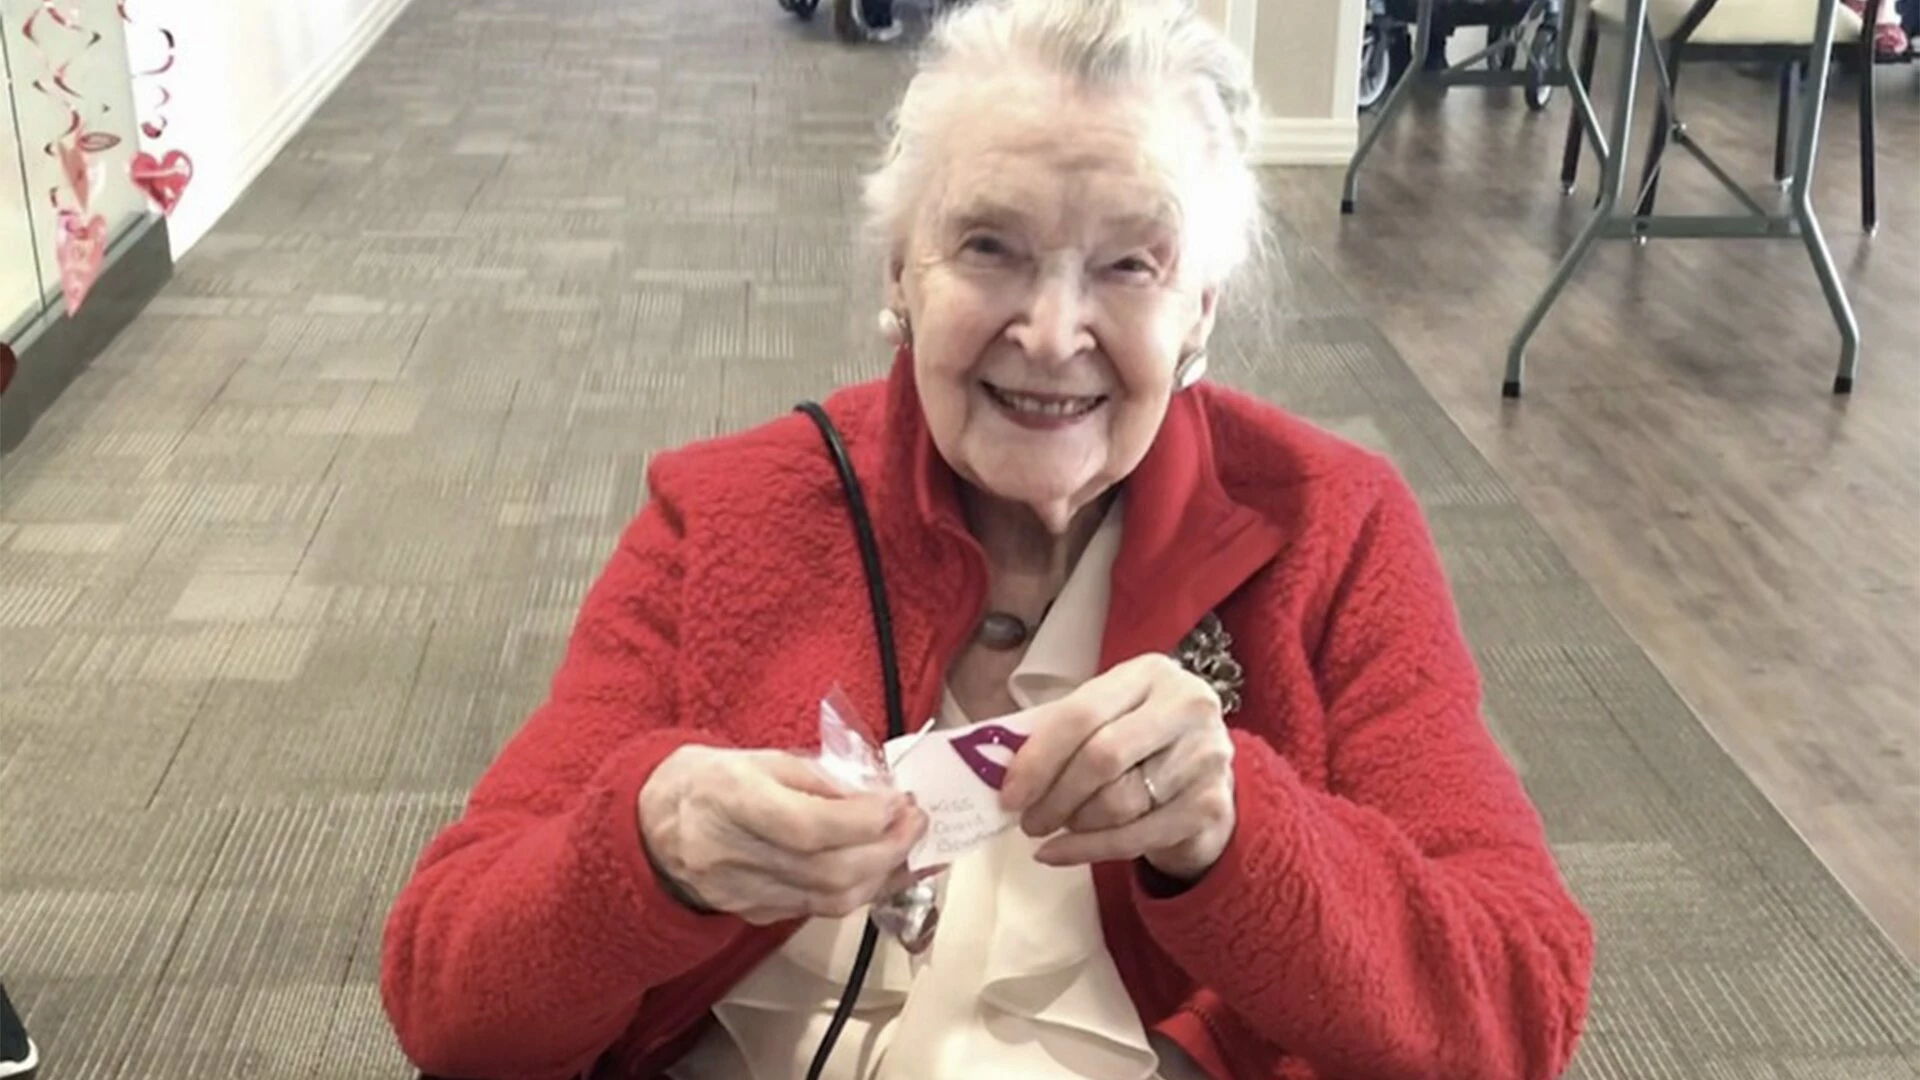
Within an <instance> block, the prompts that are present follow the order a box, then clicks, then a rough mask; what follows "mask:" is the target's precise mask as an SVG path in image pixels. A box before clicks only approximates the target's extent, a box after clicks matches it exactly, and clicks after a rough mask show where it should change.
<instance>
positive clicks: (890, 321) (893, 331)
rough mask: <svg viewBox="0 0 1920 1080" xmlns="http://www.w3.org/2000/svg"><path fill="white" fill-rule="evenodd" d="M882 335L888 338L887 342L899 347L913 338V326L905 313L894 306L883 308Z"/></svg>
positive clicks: (881, 314)
mask: <svg viewBox="0 0 1920 1080" xmlns="http://www.w3.org/2000/svg"><path fill="white" fill-rule="evenodd" d="M880 336H881V337H883V338H886V339H887V344H889V345H892V346H893V347H894V348H896V349H897V348H899V347H900V346H902V345H905V344H906V343H908V342H909V341H912V340H913V327H912V325H911V324H909V323H908V322H907V317H906V316H905V315H902V314H900V313H899V312H897V311H895V310H893V309H892V308H881V309H880Z"/></svg>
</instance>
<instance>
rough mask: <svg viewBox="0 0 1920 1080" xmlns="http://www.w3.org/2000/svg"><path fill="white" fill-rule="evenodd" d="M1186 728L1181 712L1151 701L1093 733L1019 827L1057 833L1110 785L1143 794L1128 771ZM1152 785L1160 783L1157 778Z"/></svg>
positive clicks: (1032, 831)
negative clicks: (1160, 706)
mask: <svg viewBox="0 0 1920 1080" xmlns="http://www.w3.org/2000/svg"><path fill="white" fill-rule="evenodd" d="M1187 723H1188V721H1187V719H1186V718H1185V717H1184V716H1182V715H1181V714H1180V713H1178V712H1176V711H1174V710H1171V709H1164V708H1157V707H1156V705H1155V702H1154V701H1153V700H1152V699H1149V700H1148V701H1147V702H1146V703H1145V704H1143V705H1142V707H1140V708H1138V709H1135V710H1134V711H1133V712H1130V713H1127V714H1126V715H1125V716H1122V717H1120V718H1119V719H1117V720H1115V721H1113V722H1112V723H1110V724H1107V725H1106V726H1105V727H1102V728H1101V729H1100V730H1099V731H1096V732H1094V733H1093V734H1092V735H1091V736H1089V737H1088V738H1087V740H1086V741H1085V742H1083V743H1081V744H1080V749H1079V750H1078V751H1076V752H1075V753H1074V755H1073V757H1072V758H1071V759H1070V760H1069V761H1068V762H1067V765H1066V767H1065V768H1064V769H1062V770H1061V771H1060V774H1059V775H1058V776H1057V777H1055V779H1054V781H1053V785H1052V786H1051V787H1049V788H1048V789H1047V791H1046V793H1045V794H1044V795H1042V796H1041V797H1040V799H1039V800H1038V801H1037V802H1035V803H1034V804H1033V805H1032V806H1031V807H1029V808H1028V810H1027V812H1026V813H1025V814H1024V815H1022V817H1021V819H1020V824H1021V827H1022V828H1024V829H1026V831H1027V835H1029V836H1045V835H1047V834H1048V833H1050V832H1054V831H1056V830H1058V829H1060V828H1062V827H1063V826H1065V825H1066V823H1067V820H1068V819H1069V818H1071V817H1072V816H1073V815H1074V813H1075V812H1077V811H1078V810H1079V809H1080V808H1081V806H1083V805H1085V804H1086V803H1087V802H1088V801H1090V800H1092V799H1093V798H1094V797H1095V796H1096V795H1098V794H1099V792H1100V791H1101V790H1102V789H1104V788H1107V787H1109V786H1114V787H1116V788H1117V787H1118V786H1119V785H1121V784H1123V783H1128V782H1130V783H1131V784H1132V785H1133V786H1134V787H1135V788H1140V789H1142V790H1141V793H1142V794H1144V785H1142V784H1141V783H1140V778H1139V777H1138V776H1131V777H1130V776H1129V775H1128V774H1129V772H1131V771H1132V770H1133V768H1134V767H1135V766H1137V765H1139V764H1140V763H1141V762H1143V761H1146V760H1147V759H1148V758H1150V757H1152V756H1153V755H1155V754H1157V753H1159V752H1160V751H1161V750H1163V749H1165V748H1166V747H1167V746H1169V745H1171V744H1172V743H1173V742H1175V741H1176V740H1178V739H1179V738H1180V734H1181V732H1182V730H1183V729H1184V728H1185V726H1186V725H1187ZM1154 782H1155V784H1158V783H1159V780H1158V778H1157V777H1156V778H1155V781H1154ZM1128 798H1130V796H1128ZM1134 816H1135V817H1137V816H1139V815H1138V814H1135V815H1134Z"/></svg>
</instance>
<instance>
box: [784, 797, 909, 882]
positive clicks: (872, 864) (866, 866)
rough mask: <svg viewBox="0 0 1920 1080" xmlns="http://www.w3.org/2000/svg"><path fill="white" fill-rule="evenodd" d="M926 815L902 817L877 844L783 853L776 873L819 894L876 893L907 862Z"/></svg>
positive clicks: (875, 842)
mask: <svg viewBox="0 0 1920 1080" xmlns="http://www.w3.org/2000/svg"><path fill="white" fill-rule="evenodd" d="M926 827H927V819H926V815H924V814H921V813H920V812H919V811H918V810H915V811H913V812H912V813H911V814H903V815H901V817H900V819H899V820H898V821H896V822H895V823H894V824H893V825H892V826H890V827H889V828H888V830H887V832H886V833H885V834H884V835H883V836H882V837H881V838H880V839H879V840H877V841H874V842H873V843H870V844H859V845H855V846H853V847H846V848H840V849H837V850H834V851H827V852H817V853H813V854H800V853H796V852H788V853H784V855H785V857H784V858H780V859H778V860H777V864H778V869H777V872H778V873H779V874H780V876H781V877H782V878H783V879H784V880H787V881H789V882H792V883H793V884H795V885H797V886H799V887H801V888H804V889H806V890H808V891H809V892H812V893H816V894H823V895H824V894H828V893H839V892H845V891H848V890H855V889H866V890H868V891H869V892H877V891H878V890H879V888H880V887H881V886H882V885H884V884H885V883H886V879H887V877H888V876H889V875H890V874H892V873H893V871H894V870H895V869H897V868H898V867H899V866H900V865H901V864H902V863H904V862H905V861H906V859H907V853H908V852H909V851H910V850H912V848H913V845H914V844H915V843H917V842H918V841H919V839H920V837H921V836H922V835H923V834H924V833H925V832H926Z"/></svg>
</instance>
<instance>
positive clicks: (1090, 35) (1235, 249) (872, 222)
mask: <svg viewBox="0 0 1920 1080" xmlns="http://www.w3.org/2000/svg"><path fill="white" fill-rule="evenodd" d="M1013 69H1026V70H1030V71H1036V72H1039V73H1042V74H1046V75H1054V76H1060V77H1064V78H1067V79H1069V80H1071V81H1073V82H1074V83H1076V84H1077V85H1078V86H1079V87H1081V88H1084V89H1086V90H1090V91H1094V92H1098V93H1127V94H1140V95H1144V96H1148V97H1150V98H1152V99H1154V100H1161V101H1165V100H1168V99H1169V98H1173V99H1176V100H1179V101H1182V102H1184V103H1186V104H1187V106H1188V107H1189V108H1190V109H1191V111H1192V114H1193V123H1194V124H1196V125H1198V128H1197V130H1199V131H1200V132H1201V133H1202V135H1203V138H1204V141H1205V143H1206V145H1207V148H1208V151H1209V160H1207V161H1205V162H1204V163H1201V165H1200V167H1199V168H1198V169H1195V170H1192V173H1191V177H1190V179H1189V181H1188V182H1187V183H1185V184H1183V185H1182V186H1183V187H1184V188H1185V189H1186V190H1182V191H1178V192H1176V199H1177V200H1178V202H1179V204H1180V207H1179V208H1180V213H1181V219H1182V226H1183V230H1182V231H1183V246H1184V247H1185V248H1186V249H1187V251H1188V253H1189V256H1190V257H1191V258H1192V259H1193V261H1194V262H1196V263H1198V264H1199V266H1200V272H1201V274H1202V275H1203V277H1204V279H1205V280H1206V281H1207V283H1208V284H1212V285H1222V284H1225V283H1226V282H1227V281H1228V280H1229V279H1231V278H1232V277H1233V276H1234V275H1235V274H1236V273H1237V272H1238V271H1240V270H1241V269H1242V268H1243V267H1245V266H1247V264H1248V263H1249V262H1250V261H1252V260H1253V258H1254V257H1255V256H1257V255H1259V254H1260V253H1261V252H1262V250H1263V249H1264V246H1265V245H1264V240H1265V237H1266V215H1265V212H1264V209H1263V207H1262V204H1261V197H1260V183H1259V179H1258V177H1257V176H1256V175H1255V173H1254V170H1253V165H1252V162H1251V160H1250V157H1249V154H1250V150H1251V148H1252V145H1253V141H1254V132H1255V128H1256V126H1257V124H1258V122H1259V116H1260V107H1259V102H1258V99H1257V97H1256V95H1255V93H1254V87H1253V78H1252V72H1251V70H1250V68H1249V66H1248V63H1247V60H1246V58H1245V57H1244V56H1243V55H1241V53H1240V51H1239V50H1238V49H1237V48H1235V47H1234V46H1233V45H1232V44H1231V43H1230V42H1228V41H1227V40H1226V38H1225V36H1224V35H1222V34H1221V33H1220V32H1219V31H1218V30H1216V29H1215V28H1214V27H1213V26H1212V25H1211V24H1210V23H1209V22H1207V20H1206V19H1205V18H1203V17H1202V16H1201V15H1200V14H1199V13H1198V12H1196V11H1195V10H1194V7H1193V4H1192V3H1191V0H972V2H970V3H967V4H964V5H963V6H960V7H958V8H957V9H954V10H952V11H951V12H949V13H948V14H946V15H945V16H943V17H942V18H941V19H940V20H939V21H938V22H937V23H936V24H935V26H934V29H933V32H932V34H931V35H930V37H929V39H928V42H927V45H926V48H925V50H924V51H923V52H922V54H921V57H920V61H919V64H918V68H917V70H916V72H915V74H914V76H913V79H912V81H911V82H910V83H908V85H907V89H906V93H905V94H904V95H903V96H902V97H901V99H900V103H899V105H898V106H897V107H896V108H895V110H894V113H893V118H892V127H893V131H892V139H891V141H890V144H889V146H888V148H887V153H886V156H885V158H884V159H883V161H882V163H881V164H880V166H879V168H877V169H876V170H875V171H874V172H873V173H872V174H871V175H869V176H868V177H867V181H866V191H865V200H866V209H867V218H868V225H869V228H870V229H872V230H873V232H874V233H875V234H876V235H875V239H876V240H879V241H881V242H882V243H884V244H885V245H886V247H887V249H888V250H892V251H897V250H898V248H899V246H900V245H901V244H903V243H904V242H905V240H906V238H907V235H908V232H909V230H910V228H911V226H912V224H913V217H914V214H915V213H916V211H917V209H918V199H919V198H920V196H921V194H922V193H923V192H924V191H925V190H926V187H927V179H928V173H927V170H928V167H929V162H930V160H931V158H932V157H933V155H932V154H931V153H930V152H929V151H930V148H932V147H934V146H935V145H936V144H937V142H938V140H939V137H940V134H941V129H942V127H943V126H944V125H946V124H947V123H950V122H951V121H952V119H953V116H954V113H953V111H952V110H953V106H954V104H955V103H956V101H958V100H960V99H961V98H962V96H963V95H964V94H965V92H966V90H967V88H968V87H969V86H976V85H978V84H979V83H980V82H981V81H983V80H984V79H986V78H989V77H991V76H994V75H998V74H1003V73H1005V72H1007V71H1009V70H1013ZM1196 187H1198V188H1199V190H1195V188H1196Z"/></svg>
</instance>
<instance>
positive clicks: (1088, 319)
mask: <svg viewBox="0 0 1920 1080" xmlns="http://www.w3.org/2000/svg"><path fill="white" fill-rule="evenodd" d="M1007 336H1008V337H1009V338H1010V339H1012V341H1013V343H1014V344H1015V345H1018V346H1019V347H1020V349H1021V351H1022V352H1025V353H1026V354H1027V356H1028V357H1029V358H1030V359H1033V360H1037V361H1039V362H1041V363H1046V364H1058V363H1064V362H1066V361H1068V360H1072V359H1073V358H1074V357H1076V356H1080V355H1082V354H1084V353H1086V352H1088V351H1089V350H1091V349H1092V348H1093V330H1092V305H1091V302H1090V298H1089V297H1088V295H1087V288H1086V283H1085V282H1084V281H1083V280H1081V275H1080V274H1079V272H1078V271H1077V270H1074V269H1070V268H1067V267H1062V266H1059V265H1053V266H1046V267H1042V268H1041V269H1040V270H1039V271H1038V272H1037V273H1036V274H1035V275H1034V278H1033V284H1032V287H1031V289H1030V291H1029V293H1028V295H1027V298H1026V303H1025V304H1024V305H1023V306H1022V310H1021V312H1020V314H1019V317H1017V318H1016V319H1015V320H1014V321H1013V325H1012V326H1010V327H1008V329H1007Z"/></svg>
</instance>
